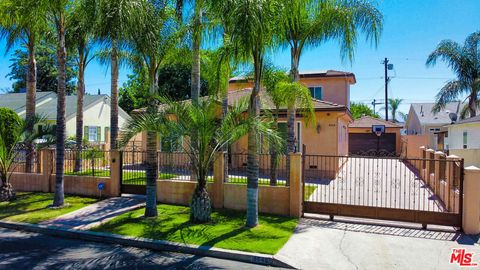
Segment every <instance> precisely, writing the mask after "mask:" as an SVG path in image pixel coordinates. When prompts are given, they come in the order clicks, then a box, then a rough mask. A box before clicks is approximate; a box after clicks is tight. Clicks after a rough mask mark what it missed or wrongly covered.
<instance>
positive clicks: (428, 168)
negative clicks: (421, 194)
mask: <svg viewBox="0 0 480 270" xmlns="http://www.w3.org/2000/svg"><path fill="white" fill-rule="evenodd" d="M434 153H435V150H433V149H427V150H425V157H426V159H428V160H427V161H426V164H425V178H424V180H425V183H427V185H428V186H430V187H432V183H431V181H432V180H431V179H432V174H433V173H434V170H435V162H434V161H433V159H434V158H435V155H434Z"/></svg>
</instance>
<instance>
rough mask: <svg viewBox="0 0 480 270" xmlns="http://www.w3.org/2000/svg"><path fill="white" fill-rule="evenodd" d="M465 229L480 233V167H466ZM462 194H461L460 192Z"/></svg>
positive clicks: (470, 232)
mask: <svg viewBox="0 0 480 270" xmlns="http://www.w3.org/2000/svg"><path fill="white" fill-rule="evenodd" d="M463 194H464V195H463V196H464V197H463V223H462V224H463V226H462V227H463V231H464V232H465V233H466V234H479V233H480V207H479V205H480V169H479V168H477V167H475V166H470V167H467V168H465V178H464V182H463ZM460 195H461V194H460Z"/></svg>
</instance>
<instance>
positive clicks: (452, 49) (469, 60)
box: [426, 31, 480, 117]
mask: <svg viewBox="0 0 480 270" xmlns="http://www.w3.org/2000/svg"><path fill="white" fill-rule="evenodd" d="M479 42H480V31H477V32H474V33H472V34H470V35H469V36H468V37H467V39H466V40H465V43H464V44H463V46H462V45H460V44H458V43H457V42H455V41H452V40H442V41H441V42H440V44H438V46H437V48H436V49H435V50H434V51H433V52H432V53H431V54H430V55H429V56H428V58H427V63H426V65H427V66H434V65H435V64H436V63H437V60H438V59H441V60H443V61H444V62H445V63H446V64H447V65H448V66H449V67H450V68H451V69H452V70H453V72H454V73H455V75H456V76H457V78H456V79H455V80H451V81H449V82H448V83H447V84H445V85H444V86H443V87H442V89H440V92H439V93H438V94H437V96H436V103H435V106H434V107H433V112H439V111H440V110H442V109H444V108H445V106H446V105H447V103H448V102H452V101H455V100H456V99H457V98H458V97H460V96H461V95H462V94H466V95H468V111H469V112H470V117H474V116H476V115H477V106H478V105H477V104H478V100H479V99H480V97H479V95H480V54H479V47H478V46H479Z"/></svg>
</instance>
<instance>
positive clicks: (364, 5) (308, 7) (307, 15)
mask: <svg viewBox="0 0 480 270" xmlns="http://www.w3.org/2000/svg"><path fill="white" fill-rule="evenodd" d="M282 7H283V8H282V9H280V16H279V17H278V19H279V21H278V25H279V28H280V40H281V41H282V42H283V43H286V44H288V46H289V47H290V53H291V68H290V74H291V76H292V80H293V81H294V82H298V81H299V79H300V73H299V70H298V67H299V64H300V57H301V55H302V52H303V49H304V48H306V47H315V46H319V45H320V44H321V43H322V42H325V41H327V40H331V39H336V40H339V41H340V50H341V55H342V57H348V59H349V60H352V59H353V56H354V49H355V45H356V44H357V36H358V33H357V32H358V31H359V30H360V31H361V32H364V33H365V34H366V36H367V39H372V40H373V41H375V43H376V42H377V41H378V39H379V36H380V32H381V30H382V15H381V13H380V12H379V11H378V10H377V9H376V8H375V7H374V6H373V5H372V4H370V3H369V2H367V1H363V0H350V1H338V0H286V1H283V6H282ZM295 110H296V107H292V108H290V110H289V111H288V113H287V114H288V120H287V150H288V152H289V153H290V152H294V151H295V115H296V112H295ZM289 164H290V159H289V157H287V170H288V169H289ZM287 175H288V174H287Z"/></svg>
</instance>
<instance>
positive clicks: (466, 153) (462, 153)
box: [449, 149, 480, 168]
mask: <svg viewBox="0 0 480 270" xmlns="http://www.w3.org/2000/svg"><path fill="white" fill-rule="evenodd" d="M449 152H450V154H451V155H455V156H459V157H461V158H463V160H464V162H465V167H468V166H475V167H478V168H480V149H450V150H449Z"/></svg>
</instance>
